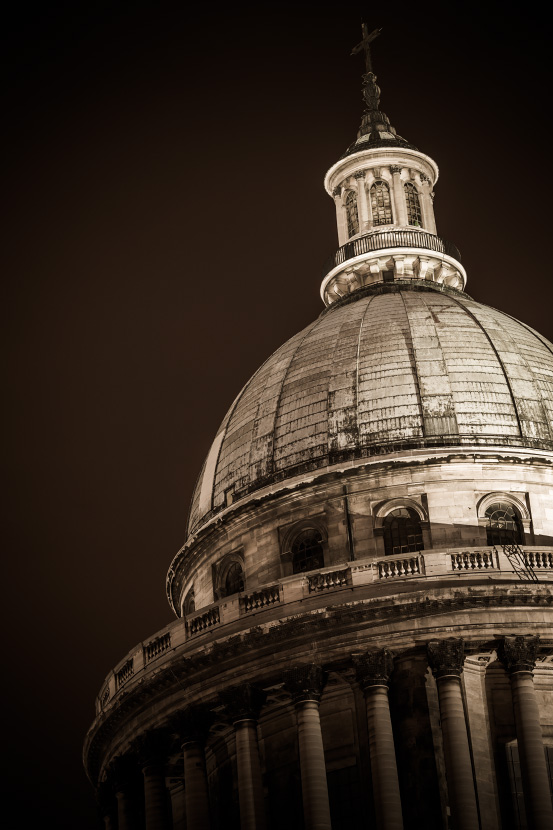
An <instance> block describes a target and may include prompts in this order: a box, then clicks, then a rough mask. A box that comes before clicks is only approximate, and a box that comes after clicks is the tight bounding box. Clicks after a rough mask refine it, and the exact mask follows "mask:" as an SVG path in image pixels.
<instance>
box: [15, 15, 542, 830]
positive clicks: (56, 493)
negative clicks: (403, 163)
mask: <svg viewBox="0 0 553 830" xmlns="http://www.w3.org/2000/svg"><path fill="white" fill-rule="evenodd" d="M199 5H200V10H199V11H198V10H197V9H194V10H193V6H192V4H190V3H188V4H185V3H176V2H155V3H154V2H139V1H137V0H134V2H132V3H131V2H130V3H123V2H117V0H112V2H95V3H86V2H79V3H74V2H66V3H62V2H56V0H53V2H50V3H41V4H40V5H36V6H34V5H32V4H30V3H25V2H21V3H18V4H15V9H13V8H12V10H11V17H10V18H9V19H8V20H4V23H5V32H6V35H7V41H8V42H7V43H6V44H5V45H4V52H8V53H9V57H10V64H9V65H10V86H9V90H8V100H7V103H6V104H5V107H4V113H5V114H7V115H8V118H7V133H8V138H9V151H8V152H6V153H5V155H4V161H5V163H6V166H7V174H6V175H5V177H4V178H5V181H6V185H7V190H8V197H7V200H6V201H5V205H6V217H5V219H4V230H5V231H7V233H6V234H5V242H4V249H3V253H4V256H5V258H6V259H7V260H8V263H7V268H6V269H5V271H6V277H5V293H6V294H7V302H6V303H5V304H4V308H5V321H4V326H3V329H4V332H5V334H6V346H5V348H4V355H5V357H6V368H5V373H4V391H5V400H6V404H5V407H4V414H5V418H6V426H5V429H4V434H5V436H6V438H7V449H6V456H5V457H6V467H7V475H6V477H5V479H6V483H7V493H6V496H5V497H4V501H3V506H4V508H5V510H4V539H5V541H4V556H3V562H4V575H3V585H4V595H5V599H4V602H3V610H4V611H5V613H6V622H5V624H4V629H3V630H4V641H3V649H2V650H3V665H4V670H5V679H4V684H3V690H4V692H5V694H6V698H7V702H6V705H5V709H4V711H5V712H6V713H7V715H8V724H7V728H6V731H5V733H4V736H3V737H4V741H3V752H2V757H3V761H7V762H8V774H7V777H6V775H4V778H3V780H4V783H6V782H7V784H8V793H9V798H8V802H9V803H10V804H12V805H14V806H15V808H16V810H17V809H19V808H20V807H22V806H24V815H25V816H26V818H24V819H23V820H21V819H19V820H15V819H14V820H13V822H12V823H11V824H9V825H7V826H8V827H9V828H12V827H13V828H15V827H17V828H21V827H29V828H31V827H35V826H39V822H40V826H45V824H47V823H48V822H50V823H51V824H52V826H54V824H55V826H56V827H57V828H59V830H65V828H67V830H75V829H76V828H79V829H80V830H89V828H90V829H91V830H92V828H95V827H96V826H97V818H96V814H95V807H94V800H93V796H92V793H91V790H90V788H89V786H88V783H87V782H86V779H85V777H84V773H82V772H81V745H82V740H83V736H84V734H85V732H86V729H87V728H88V726H89V724H90V722H91V720H92V717H93V711H94V710H93V704H94V697H95V695H96V693H97V692H98V690H99V689H100V686H101V684H102V681H103V678H104V676H105V675H106V674H107V672H108V671H109V670H110V668H111V667H112V666H113V665H114V664H115V663H116V662H118V661H119V660H120V659H121V658H122V657H123V656H124V654H125V653H126V652H127V651H128V650H129V649H131V648H132V647H133V646H135V645H136V644H137V643H138V642H140V641H141V640H142V639H145V638H147V637H149V636H150V635H152V634H153V633H154V632H155V631H156V630H157V629H159V628H161V627H162V626H163V625H165V624H166V623H167V622H169V621H170V619H171V612H170V610H169V607H168V605H167V602H166V599H165V574H166V571H167V568H168V565H169V563H170V561H171V559H172V557H173V555H174V554H175V553H176V552H177V550H178V549H179V547H180V545H181V544H182V543H183V541H184V533H185V522H186V515H187V506H188V502H189V499H190V496H191V492H192V488H193V486H194V482H195V479H196V476H197V474H198V472H199V470H200V467H201V464H202V461H203V458H204V456H205V454H206V452H207V450H208V448H209V445H210V442H211V440H212V438H213V437H214V435H215V432H216V430H217V427H218V424H219V422H220V421H221V420H222V418H223V416H224V414H225V411H226V410H227V408H228V406H229V405H230V404H231V402H232V400H233V398H234V397H235V395H236V394H237V392H238V391H239V389H240V387H241V386H242V385H243V384H244V383H245V382H246V380H247V379H248V378H249V376H250V375H251V374H252V373H253V372H254V371H255V369H257V367H258V366H259V365H260V364H261V362H262V361H263V360H265V358H266V357H268V356H269V355H270V354H271V353H272V352H273V351H274V350H275V349H276V348H277V347H278V346H279V345H281V344H282V343H283V342H284V341H285V340H286V339H287V338H289V337H290V336H291V335H292V334H294V333H295V332H296V331H298V330H299V329H300V328H302V327H303V326H305V325H307V324H308V323H309V322H310V321H311V320H313V319H314V318H315V317H316V316H317V315H318V314H319V312H320V310H321V308H322V305H321V301H320V298H319V293H318V292H319V285H320V281H321V278H322V276H323V274H322V270H321V269H322V264H323V263H324V261H325V259H326V258H327V256H328V255H330V254H331V253H332V252H333V251H334V249H335V248H336V246H337V242H336V230H335V212H334V206H333V203H332V201H331V200H330V199H329V198H328V196H327V195H326V194H325V192H324V190H323V185H322V180H323V176H324V174H325V172H326V170H327V169H328V167H330V165H331V164H333V163H334V162H335V161H336V160H337V159H338V157H339V156H340V155H341V153H342V152H343V151H344V150H345V148H346V147H347V146H348V145H349V144H350V143H351V141H353V140H354V138H355V134H356V130H357V128H358V125H359V121H360V116H361V110H362V104H361V95H360V74H361V70H362V60H361V59H359V58H350V57H349V53H350V51H351V48H352V46H353V45H355V43H356V42H357V41H358V40H359V39H360V20H361V17H362V16H367V19H368V24H369V26H370V27H371V28H373V27H376V26H382V27H383V29H384V31H383V34H382V37H381V38H380V39H379V40H377V41H376V43H375V46H374V50H373V58H374V64H375V70H376V72H377V74H378V79H379V83H380V85H381V87H382V101H381V107H382V109H383V110H384V111H385V112H386V113H387V114H388V115H389V116H390V118H391V120H392V123H393V124H394V126H395V127H396V129H397V130H398V132H399V133H400V134H401V135H402V136H404V137H405V138H407V139H408V140H409V141H410V142H412V143H414V144H416V145H417V146H418V147H419V148H420V149H421V150H423V151H424V152H426V153H428V154H429V155H430V156H432V157H433V158H434V159H435V160H436V161H437V163H438V165H439V167H440V173H441V175H440V181H439V183H438V185H437V188H436V200H435V209H436V217H437V223H438V232H439V233H440V235H442V236H443V237H444V238H446V239H449V240H451V241H453V242H454V243H455V244H456V245H457V246H458V247H459V249H460V250H461V253H462V256H463V262H464V264H465V266H466V268H467V270H468V277H469V280H468V286H467V291H468V293H470V294H471V295H472V296H474V297H475V298H476V299H478V300H480V301H482V302H486V303H489V304H491V305H494V306H496V307H498V308H500V309H502V310H505V311H507V312H509V313H510V314H513V315H515V316H517V317H519V318H520V319H522V320H524V321H525V322H527V323H529V324H530V325H532V326H534V327H535V328H537V329H538V330H540V331H541V332H542V333H543V334H545V335H546V336H548V337H550V338H551V337H552V336H553V315H552V313H551V307H552V303H551V292H550V285H551V282H550V276H549V274H550V273H551V268H550V256H549V244H548V243H547V239H548V238H550V235H551V230H550V210H551V208H550V204H551V196H550V193H551V185H550V182H549V180H548V178H549V168H550V161H549V158H548V149H549V145H550V142H551V139H550V134H549V129H550V125H549V124H548V123H546V117H547V113H548V109H549V100H550V85H551V73H550V69H549V65H550V64H549V54H550V43H549V40H548V39H547V40H546V33H545V26H544V23H543V21H540V19H539V18H537V17H536V13H535V12H533V9H532V6H533V4H530V5H527V6H525V7H524V8H525V9H526V10H527V11H526V12H525V17H524V18H521V17H520V12H519V11H517V12H516V13H515V11H513V10H512V9H511V10H510V11H509V10H506V7H505V5H504V4H499V3H495V2H490V3H487V4H480V3H467V2H462V3H460V2H459V3H456V2H449V3H447V4H446V3H443V2H441V3H431V2H430V3H428V2H427V3H424V4H413V3H405V4H403V3H401V2H397V1H396V2H394V3H387V4H386V6H384V5H382V10H379V7H378V4H375V3H371V4H368V3H367V4H366V5H365V4H355V3H352V4H341V5H340V6H338V5H337V4H336V9H337V10H330V9H325V8H324V7H323V6H322V5H321V4H318V3H317V4H315V3H303V4H299V6H298V5H296V4H294V5H291V4H286V3H278V4H272V3H264V4H259V5H257V6H248V5H244V4H240V3H238V4H234V5H232V4H228V5H224V6H221V5H218V4H217V3H209V4H208V3H203V4H199ZM385 8H386V9H387V11H385V10H384V9H385ZM4 803H6V801H4Z"/></svg>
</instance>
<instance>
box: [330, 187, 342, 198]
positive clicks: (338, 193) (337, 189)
mask: <svg viewBox="0 0 553 830" xmlns="http://www.w3.org/2000/svg"><path fill="white" fill-rule="evenodd" d="M332 195H333V196H334V198H335V199H337V198H338V196H341V195H342V187H341V185H338V187H335V188H334V190H333V191H332Z"/></svg>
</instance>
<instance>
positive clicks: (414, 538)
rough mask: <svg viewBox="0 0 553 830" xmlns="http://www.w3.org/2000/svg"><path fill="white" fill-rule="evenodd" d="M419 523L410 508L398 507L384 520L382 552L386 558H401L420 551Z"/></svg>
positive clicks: (420, 534)
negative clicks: (403, 555)
mask: <svg viewBox="0 0 553 830" xmlns="http://www.w3.org/2000/svg"><path fill="white" fill-rule="evenodd" d="M423 547H424V544H423V541H422V530H421V523H420V519H419V517H418V514H417V512H416V511H415V510H413V509H412V508H411V507H398V508H396V510H392V512H391V513H388V515H387V516H386V517H385V519H384V550H385V553H386V556H401V555H402V554H404V553H413V552H415V551H417V550H422V549H423Z"/></svg>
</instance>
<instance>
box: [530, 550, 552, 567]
mask: <svg viewBox="0 0 553 830" xmlns="http://www.w3.org/2000/svg"><path fill="white" fill-rule="evenodd" d="M524 559H525V561H526V564H527V565H529V566H530V567H531V568H532V570H534V571H552V570H553V553H552V552H550V551H543V550H526V551H524Z"/></svg>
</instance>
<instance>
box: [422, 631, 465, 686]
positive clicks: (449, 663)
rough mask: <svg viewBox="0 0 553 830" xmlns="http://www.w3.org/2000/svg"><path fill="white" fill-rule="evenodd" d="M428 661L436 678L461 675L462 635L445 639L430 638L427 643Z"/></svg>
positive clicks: (462, 656)
mask: <svg viewBox="0 0 553 830" xmlns="http://www.w3.org/2000/svg"><path fill="white" fill-rule="evenodd" d="M427 654H428V663H429V665H430V668H431V669H432V672H433V674H434V676H435V677H436V679H438V680H439V679H440V677H451V676H454V677H461V674H462V671H463V663H464V661H465V644H464V641H463V638H462V637H448V639H447V640H431V641H430V642H429V643H428V645H427Z"/></svg>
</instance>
